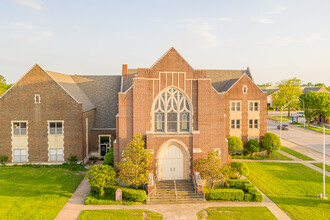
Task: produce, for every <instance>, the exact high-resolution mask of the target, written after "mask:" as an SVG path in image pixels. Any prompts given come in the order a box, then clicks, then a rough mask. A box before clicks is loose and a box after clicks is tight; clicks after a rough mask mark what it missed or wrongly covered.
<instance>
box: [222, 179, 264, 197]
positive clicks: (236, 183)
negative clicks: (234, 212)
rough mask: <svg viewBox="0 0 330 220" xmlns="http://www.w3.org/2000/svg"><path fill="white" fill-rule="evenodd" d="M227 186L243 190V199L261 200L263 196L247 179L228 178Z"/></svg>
mask: <svg viewBox="0 0 330 220" xmlns="http://www.w3.org/2000/svg"><path fill="white" fill-rule="evenodd" d="M227 186H228V187H231V188H236V189H241V190H243V191H244V201H255V202H261V201H262V199H263V197H262V194H261V193H260V192H259V191H258V190H257V188H256V187H255V186H254V185H253V184H252V183H250V181H249V180H247V179H230V180H228V182H227Z"/></svg>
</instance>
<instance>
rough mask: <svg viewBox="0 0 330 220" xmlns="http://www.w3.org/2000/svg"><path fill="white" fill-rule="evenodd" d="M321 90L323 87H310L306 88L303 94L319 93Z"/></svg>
mask: <svg viewBox="0 0 330 220" xmlns="http://www.w3.org/2000/svg"><path fill="white" fill-rule="evenodd" d="M321 88H322V86H308V87H305V88H304V90H303V93H306V92H309V91H315V92H318V91H319V90H320V89H321Z"/></svg>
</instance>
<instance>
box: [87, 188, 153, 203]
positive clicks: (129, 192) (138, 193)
mask: <svg viewBox="0 0 330 220" xmlns="http://www.w3.org/2000/svg"><path fill="white" fill-rule="evenodd" d="M118 188H120V189H121V190H122V192H123V197H124V198H125V199H126V200H129V201H133V202H143V201H145V200H146V198H147V193H146V191H144V190H137V189H131V188H125V187H119V186H111V187H106V188H104V191H105V194H106V195H108V196H109V197H111V198H113V200H115V193H116V190H117V189H118ZM91 191H93V192H96V193H97V192H98V189H97V188H96V187H95V186H91Z"/></svg>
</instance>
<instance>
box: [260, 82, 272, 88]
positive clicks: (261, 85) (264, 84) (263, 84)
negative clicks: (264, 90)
mask: <svg viewBox="0 0 330 220" xmlns="http://www.w3.org/2000/svg"><path fill="white" fill-rule="evenodd" d="M271 85H272V83H270V82H268V83H262V84H257V86H259V87H268V86H271Z"/></svg>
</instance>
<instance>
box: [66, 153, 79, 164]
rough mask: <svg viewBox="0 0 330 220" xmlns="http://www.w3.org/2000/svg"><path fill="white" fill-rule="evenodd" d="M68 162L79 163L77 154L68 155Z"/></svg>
mask: <svg viewBox="0 0 330 220" xmlns="http://www.w3.org/2000/svg"><path fill="white" fill-rule="evenodd" d="M68 163H69V164H77V163H78V159H77V156H76V155H72V154H70V156H69V157H68Z"/></svg>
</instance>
